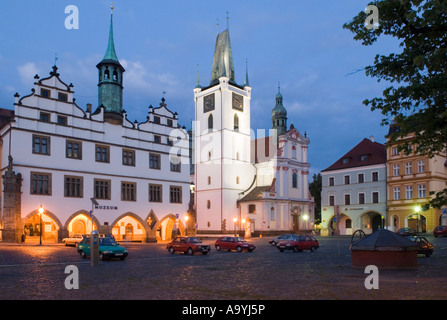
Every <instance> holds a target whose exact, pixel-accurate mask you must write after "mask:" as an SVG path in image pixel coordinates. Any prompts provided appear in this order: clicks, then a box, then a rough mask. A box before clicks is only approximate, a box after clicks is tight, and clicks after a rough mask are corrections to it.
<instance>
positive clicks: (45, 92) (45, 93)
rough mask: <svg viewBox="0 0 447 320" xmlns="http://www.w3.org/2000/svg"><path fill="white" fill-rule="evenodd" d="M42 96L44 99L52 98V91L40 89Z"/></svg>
mask: <svg viewBox="0 0 447 320" xmlns="http://www.w3.org/2000/svg"><path fill="white" fill-rule="evenodd" d="M40 95H41V96H42V97H44V98H51V91H50V90H48V89H43V88H40Z"/></svg>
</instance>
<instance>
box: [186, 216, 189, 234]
mask: <svg viewBox="0 0 447 320" xmlns="http://www.w3.org/2000/svg"><path fill="white" fill-rule="evenodd" d="M188 220H189V216H188V215H186V216H185V225H186V231H185V234H186V235H188Z"/></svg>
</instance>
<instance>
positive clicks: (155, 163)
mask: <svg viewBox="0 0 447 320" xmlns="http://www.w3.org/2000/svg"><path fill="white" fill-rule="evenodd" d="M149 168H151V169H161V161H160V155H159V154H155V153H150V154H149Z"/></svg>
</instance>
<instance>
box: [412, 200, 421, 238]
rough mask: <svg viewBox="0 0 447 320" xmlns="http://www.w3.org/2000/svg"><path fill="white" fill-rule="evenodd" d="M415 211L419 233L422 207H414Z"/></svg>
mask: <svg viewBox="0 0 447 320" xmlns="http://www.w3.org/2000/svg"><path fill="white" fill-rule="evenodd" d="M414 211H415V212H416V218H417V224H416V232H417V233H419V212H421V206H419V205H417V206H416V207H414Z"/></svg>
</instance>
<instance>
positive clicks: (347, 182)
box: [345, 176, 351, 184]
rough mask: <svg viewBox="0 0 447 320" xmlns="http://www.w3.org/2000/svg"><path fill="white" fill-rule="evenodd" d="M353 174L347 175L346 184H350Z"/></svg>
mask: <svg viewBox="0 0 447 320" xmlns="http://www.w3.org/2000/svg"><path fill="white" fill-rule="evenodd" d="M350 182H351V176H345V184H350Z"/></svg>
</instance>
